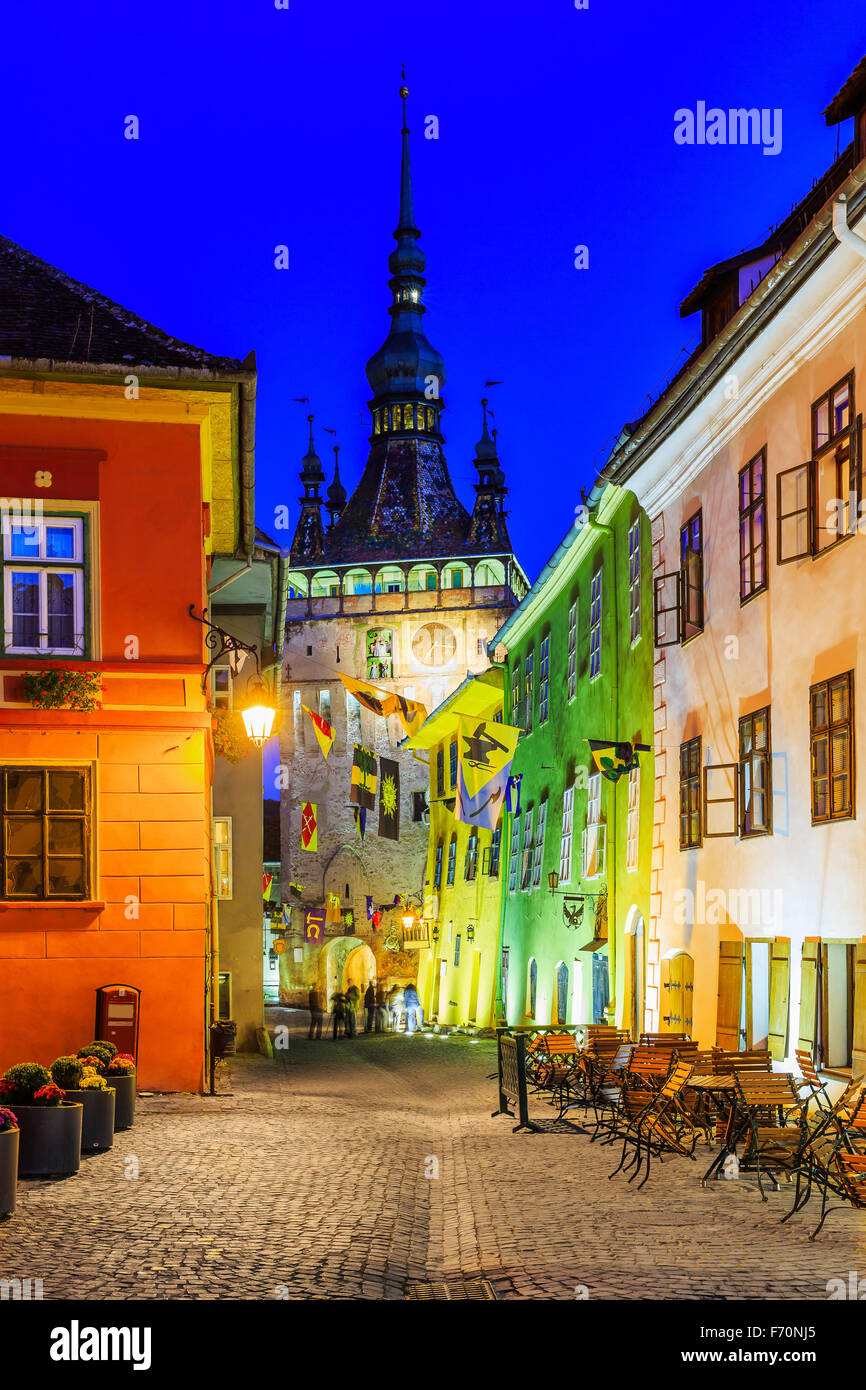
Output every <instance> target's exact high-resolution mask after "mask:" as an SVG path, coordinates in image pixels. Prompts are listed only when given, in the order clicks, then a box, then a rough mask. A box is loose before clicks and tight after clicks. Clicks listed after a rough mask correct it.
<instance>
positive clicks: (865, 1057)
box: [851, 941, 866, 1080]
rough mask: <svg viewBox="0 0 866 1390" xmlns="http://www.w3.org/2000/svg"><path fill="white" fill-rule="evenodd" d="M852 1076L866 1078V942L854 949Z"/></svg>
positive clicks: (861, 942)
mask: <svg viewBox="0 0 866 1390" xmlns="http://www.w3.org/2000/svg"><path fill="white" fill-rule="evenodd" d="M851 1075H852V1077H854V1079H855V1080H856V1079H857V1078H858V1077H861V1076H866V941H858V942H857V943H856V945H855V947H854V1035H853V1038H852V1040H851Z"/></svg>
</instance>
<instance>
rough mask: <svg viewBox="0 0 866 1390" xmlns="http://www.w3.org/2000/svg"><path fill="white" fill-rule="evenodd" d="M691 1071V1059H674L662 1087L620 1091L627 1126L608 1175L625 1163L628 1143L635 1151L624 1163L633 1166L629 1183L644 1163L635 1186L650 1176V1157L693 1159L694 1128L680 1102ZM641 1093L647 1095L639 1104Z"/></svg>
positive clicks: (614, 1173)
mask: <svg viewBox="0 0 866 1390" xmlns="http://www.w3.org/2000/svg"><path fill="white" fill-rule="evenodd" d="M691 1071H692V1067H691V1063H690V1062H675V1063H674V1065H673V1067H672V1068H671V1070H670V1072H669V1074H668V1076H667V1077H666V1079H665V1081H664V1083H663V1085H662V1086H661V1088H660V1089H659V1090H658V1091H656V1092H654V1093H653V1092H650V1091H641V1090H640V1089H638V1088H633V1087H630V1086H628V1085H627V1086H626V1088H625V1090H624V1091H623V1105H624V1111H625V1116H626V1127H625V1130H624V1132H623V1144H622V1156H621V1158H620V1161H619V1165H618V1166H617V1167H616V1168H615V1169H614V1170H613V1172H612V1173H611V1174H609V1177H610V1178H613V1177H615V1176H616V1174H617V1173H618V1172H619V1171H620V1169H621V1168H622V1167H623V1165H624V1164H625V1160H626V1155H627V1153H628V1149H629V1145H630V1144H631V1145H632V1146H633V1148H634V1153H633V1155H632V1159H631V1161H630V1162H629V1163H628V1164H625V1169H626V1171H628V1169H629V1168H634V1172H633V1173H632V1175H631V1177H630V1178H629V1182H634V1180H635V1178H636V1177H637V1176H638V1174H639V1173H640V1171H641V1168H642V1167H643V1166H644V1165H646V1172H645V1173H644V1176H643V1179H642V1180H641V1182H639V1183H638V1188H641V1187H643V1186H644V1183H646V1182H647V1180H648V1178H649V1175H650V1166H651V1163H652V1159H653V1157H657V1158H658V1159H659V1161H661V1158H662V1154H663V1153H675V1154H680V1155H681V1156H683V1157H685V1158H694V1156H695V1152H694V1151H695V1144H696V1142H697V1131H696V1130H695V1126H694V1124H693V1122H692V1120H691V1118H690V1116H689V1114H688V1111H687V1110H686V1109H685V1107H684V1106H683V1104H682V1094H683V1091H684V1090H685V1087H686V1085H687V1084H688V1079H689V1077H690V1075H691ZM644 1096H647V1104H646V1105H642V1104H641V1102H642V1100H643V1097H644Z"/></svg>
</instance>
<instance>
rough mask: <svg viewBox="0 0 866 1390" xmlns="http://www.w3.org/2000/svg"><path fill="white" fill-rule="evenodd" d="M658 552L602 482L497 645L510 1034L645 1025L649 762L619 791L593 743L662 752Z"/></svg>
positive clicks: (629, 507) (641, 518) (618, 493)
mask: <svg viewBox="0 0 866 1390" xmlns="http://www.w3.org/2000/svg"><path fill="white" fill-rule="evenodd" d="M651 544H652V542H651V535H650V523H649V519H648V518H647V516H646V514H645V513H644V512H642V511H641V508H640V506H639V503H638V501H637V499H636V498H635V496H634V494H633V493H631V492H629V491H627V490H625V489H623V488H619V487H615V486H613V485H610V484H607V485H606V484H605V482H604V481H603V480H600V481H599V483H597V484H596V486H595V488H593V491H592V493H591V494H590V496H589V497H588V499H587V505H586V506H585V507H582V508H581V509H580V514H579V517H578V521H577V522H576V523H575V525H574V526H573V527H572V529H571V530H570V531H569V533H568V535H567V536H566V537H565V539H564V540H563V542H562V543H561V545H560V546H559V548H558V549H557V550H556V552H555V553H554V555H553V556H552V557H551V559H550V560H549V561H548V563H547V565H546V566H545V568H544V570H543V571H542V573H541V575H540V576H539V578H538V580H537V581H536V582H535V584H534V585H533V586H532V588H531V590H530V591H529V593H528V594H527V595H526V597H525V598H524V599H523V602H522V603H521V604H520V606H519V608H517V609H516V610H515V612H514V613H513V614H512V615H511V617H510V618H509V619H508V621H507V622H506V623H505V624H504V625H503V626H502V628H500V630H499V632H498V633H497V634H496V636H495V637H494V639H493V642H492V644H491V651H492V653H493V657H494V660H495V662H496V663H497V664H498V665H502V666H503V667H504V685H505V701H506V714H505V718H506V722H508V723H511V724H517V725H519V726H520V727H521V728H522V729H523V730H524V732H523V733H522V735H521V737H520V740H519V742H518V745H517V752H516V754H515V759H514V764H513V767H512V772H513V773H515V774H518V773H519V774H522V776H521V782H520V806H519V810H518V811H516V812H512V813H509V814H508V815H507V816H506V818H505V823H504V826H503V833H502V842H503V860H504V862H503V874H504V880H503V893H502V920H501V925H500V960H499V994H498V1007H497V1014H498V1016H499V1018H500V1019H502V1018H507V1021H508V1022H509V1023H510V1024H512V1025H516V1024H528V1023H531V1022H534V1023H537V1024H549V1023H569V1024H572V1023H576V1024H583V1023H592V1022H614V1021H615V1022H616V1023H617V1025H619V1026H623V1027H630V1028H631V1029H632V1030H633V1033H634V1035H635V1036H637V1034H638V1033H640V1032H642V1031H643V1028H644V1010H645V1006H646V974H647V969H646V967H647V959H646V933H645V931H644V923H645V922H646V921H648V919H649V908H650V869H651V857H652V834H653V793H654V786H653V753H652V751H649V752H646V753H641V754H639V755H638V765H637V766H635V767H633V768H632V769H631V770H628V771H625V772H624V773H623V774H622V775H621V776H619V778H618V779H617V780H616V781H613V780H609V779H608V778H607V777H606V776H602V774H601V773H599V772H598V771H597V770H596V766H595V762H594V760H593V756H592V753H591V750H590V746H589V743H588V742H587V740H588V739H603V740H607V741H610V742H611V743H614V742H616V743H625V742H628V743H630V744H632V745H634V744H638V743H644V744H648V745H649V746H650V749H652V746H653V694H652V691H653V680H652V675H653V614H652V582H651V558H652V557H651V553H650V552H651ZM624 751H625V752H626V753H627V752H628V750H620V753H623V752H624Z"/></svg>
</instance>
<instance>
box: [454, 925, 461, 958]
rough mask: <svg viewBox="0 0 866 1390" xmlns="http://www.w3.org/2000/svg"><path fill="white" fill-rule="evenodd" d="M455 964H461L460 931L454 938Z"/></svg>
mask: <svg viewBox="0 0 866 1390" xmlns="http://www.w3.org/2000/svg"><path fill="white" fill-rule="evenodd" d="M454 964H455V965H459V964H460V933H459V932H458V933H457V935H456V936H455V938H454Z"/></svg>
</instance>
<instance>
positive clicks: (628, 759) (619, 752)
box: [586, 738, 651, 782]
mask: <svg viewBox="0 0 866 1390" xmlns="http://www.w3.org/2000/svg"><path fill="white" fill-rule="evenodd" d="M586 741H587V743H588V744H589V747H590V751H591V753H592V760H593V762H594V763H595V766H596V768H597V769H598V771H599V772H600V773H601V775H602V777H606V778H607V780H608V782H618V781H619V779H620V777H622V776H623V775H624V774H625V773H626V772H631V770H632V768H633V767H638V766H639V759H638V753H649V752H650V751H651V749H650V746H649V744H648V743H614V741H613V740H612V739H604V738H588V739H587V740H586Z"/></svg>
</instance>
